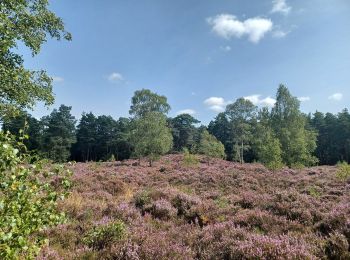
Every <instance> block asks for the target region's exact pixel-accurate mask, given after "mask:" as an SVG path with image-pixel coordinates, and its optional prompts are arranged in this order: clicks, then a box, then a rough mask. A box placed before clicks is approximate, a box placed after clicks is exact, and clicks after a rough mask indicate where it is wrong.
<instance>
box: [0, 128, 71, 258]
mask: <svg viewBox="0 0 350 260" xmlns="http://www.w3.org/2000/svg"><path fill="white" fill-rule="evenodd" d="M22 151H25V147H24V146H23V144H22V143H20V142H17V141H16V140H15V139H14V137H12V136H10V135H9V134H5V133H3V132H0V258H1V259H17V258H24V257H25V258H30V259H31V258H34V257H35V256H36V255H37V253H38V251H39V250H40V247H41V246H42V245H43V243H44V242H45V240H44V237H42V236H40V235H39V232H40V231H43V230H44V229H46V228H48V227H51V226H54V225H57V224H59V223H62V222H64V220H65V216H64V214H63V213H60V212H59V211H58V209H57V203H58V201H60V200H62V199H64V198H65V196H66V195H67V190H68V189H69V187H70V185H71V184H70V181H69V177H70V175H71V173H70V172H69V171H67V170H65V169H64V167H63V166H62V165H53V166H50V165H48V164H47V163H45V162H42V161H37V162H35V163H34V164H31V163H30V162H31V161H32V160H33V158H32V157H30V156H28V155H26V154H24V153H22ZM54 180H55V181H54ZM53 181H54V182H53Z"/></svg>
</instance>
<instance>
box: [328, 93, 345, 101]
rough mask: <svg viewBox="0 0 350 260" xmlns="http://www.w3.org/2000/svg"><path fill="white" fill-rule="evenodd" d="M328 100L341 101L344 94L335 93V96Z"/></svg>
mask: <svg viewBox="0 0 350 260" xmlns="http://www.w3.org/2000/svg"><path fill="white" fill-rule="evenodd" d="M328 99H330V100H334V101H339V100H342V99H343V94H342V93H334V94H333V95H330V96H329V97H328Z"/></svg>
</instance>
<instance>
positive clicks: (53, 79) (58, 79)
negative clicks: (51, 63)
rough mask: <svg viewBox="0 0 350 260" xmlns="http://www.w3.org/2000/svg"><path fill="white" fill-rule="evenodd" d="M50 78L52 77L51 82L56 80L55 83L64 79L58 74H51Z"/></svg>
mask: <svg viewBox="0 0 350 260" xmlns="http://www.w3.org/2000/svg"><path fill="white" fill-rule="evenodd" d="M51 78H52V81H53V82H57V83H59V82H63V81H64V78H62V77H59V76H52V77H51Z"/></svg>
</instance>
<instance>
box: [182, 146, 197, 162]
mask: <svg viewBox="0 0 350 260" xmlns="http://www.w3.org/2000/svg"><path fill="white" fill-rule="evenodd" d="M183 155H184V157H183V164H184V165H185V166H196V165H198V163H199V160H198V158H197V156H196V155H194V154H191V153H190V151H189V150H188V149H187V148H184V149H183Z"/></svg>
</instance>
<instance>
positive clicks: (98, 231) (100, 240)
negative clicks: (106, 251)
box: [83, 220, 126, 250]
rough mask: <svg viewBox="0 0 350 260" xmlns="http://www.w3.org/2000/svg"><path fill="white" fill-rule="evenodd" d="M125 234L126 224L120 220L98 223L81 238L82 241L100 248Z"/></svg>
mask: <svg viewBox="0 0 350 260" xmlns="http://www.w3.org/2000/svg"><path fill="white" fill-rule="evenodd" d="M125 236H126V226H125V224H124V222H122V221H120V220H116V221H112V222H107V223H98V224H97V225H95V226H94V227H93V228H92V229H91V230H90V231H88V232H87V234H86V235H85V236H84V238H83V243H84V244H86V245H87V246H89V247H92V248H93V249H96V250H101V249H103V248H105V247H108V246H110V245H112V244H113V243H114V242H116V241H119V240H121V239H123V238H124V237H125Z"/></svg>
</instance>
